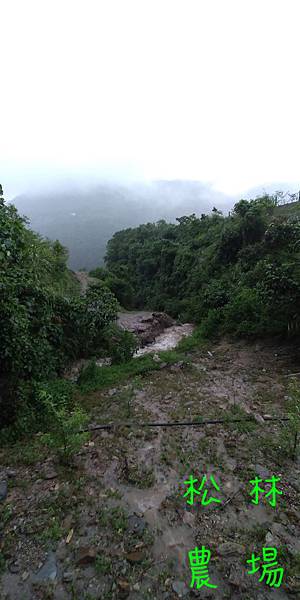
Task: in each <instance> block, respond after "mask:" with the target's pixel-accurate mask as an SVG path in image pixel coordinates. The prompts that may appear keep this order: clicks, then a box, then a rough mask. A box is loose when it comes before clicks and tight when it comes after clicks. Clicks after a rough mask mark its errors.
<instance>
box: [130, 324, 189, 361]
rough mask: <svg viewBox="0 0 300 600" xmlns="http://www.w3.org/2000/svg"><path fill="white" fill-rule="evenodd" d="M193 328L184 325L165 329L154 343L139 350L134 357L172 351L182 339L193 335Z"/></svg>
mask: <svg viewBox="0 0 300 600" xmlns="http://www.w3.org/2000/svg"><path fill="white" fill-rule="evenodd" d="M193 330H194V326H193V325H192V324H191V323H185V324H184V325H173V326H172V327H168V329H165V331H164V332H163V333H161V334H160V335H159V336H157V338H156V340H155V342H153V343H152V344H149V345H148V346H145V347H144V348H140V349H139V350H138V351H137V353H136V356H142V355H143V354H150V353H151V352H160V351H162V350H172V349H173V348H175V347H176V346H177V344H178V343H179V342H180V340H182V339H183V338H184V337H187V336H189V335H191V334H192V333H193Z"/></svg>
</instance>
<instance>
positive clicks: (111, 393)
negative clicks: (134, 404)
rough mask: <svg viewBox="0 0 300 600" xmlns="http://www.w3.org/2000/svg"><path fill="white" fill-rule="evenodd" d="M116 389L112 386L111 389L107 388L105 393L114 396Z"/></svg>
mask: <svg viewBox="0 0 300 600" xmlns="http://www.w3.org/2000/svg"><path fill="white" fill-rule="evenodd" d="M117 391H118V390H117V389H116V388H112V389H111V390H108V392H107V395H108V396H115V395H116V393H117Z"/></svg>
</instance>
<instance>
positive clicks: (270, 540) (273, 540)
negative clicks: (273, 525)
mask: <svg viewBox="0 0 300 600" xmlns="http://www.w3.org/2000/svg"><path fill="white" fill-rule="evenodd" d="M265 541H266V544H267V545H268V546H275V547H276V546H277V547H279V546H280V539H279V538H278V537H277V536H276V535H273V534H272V533H271V531H268V533H267V534H266V538H265Z"/></svg>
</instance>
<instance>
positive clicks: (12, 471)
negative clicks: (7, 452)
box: [6, 469, 17, 479]
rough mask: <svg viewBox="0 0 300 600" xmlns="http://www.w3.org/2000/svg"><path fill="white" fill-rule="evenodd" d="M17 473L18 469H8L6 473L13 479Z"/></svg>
mask: <svg viewBox="0 0 300 600" xmlns="http://www.w3.org/2000/svg"><path fill="white" fill-rule="evenodd" d="M16 474H17V471H15V470H14V469H7V471H6V475H7V477H8V478H9V479H13V478H14V477H15V476H16Z"/></svg>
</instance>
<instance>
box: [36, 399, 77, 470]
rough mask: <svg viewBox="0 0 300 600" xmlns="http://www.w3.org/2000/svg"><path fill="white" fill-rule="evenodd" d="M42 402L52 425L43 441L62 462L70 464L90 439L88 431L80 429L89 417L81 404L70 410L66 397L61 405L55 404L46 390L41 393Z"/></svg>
mask: <svg viewBox="0 0 300 600" xmlns="http://www.w3.org/2000/svg"><path fill="white" fill-rule="evenodd" d="M40 403H41V406H42V410H43V413H44V414H45V415H47V418H48V423H49V427H50V431H49V432H47V433H44V434H43V435H42V437H41V441H42V443H43V444H45V445H46V446H47V447H49V448H50V449H51V450H54V451H55V452H56V454H57V456H58V458H59V460H60V461H61V462H63V463H64V464H68V463H69V462H70V460H71V458H72V457H73V456H74V454H76V453H77V452H79V450H80V449H81V447H82V446H83V444H84V443H85V442H86V441H87V440H88V439H89V434H88V433H87V432H82V431H80V430H81V429H83V427H84V426H85V425H86V424H87V420H88V417H87V415H86V414H85V413H84V412H83V410H82V409H81V408H80V407H79V406H76V407H75V408H74V409H73V410H72V411H69V409H68V407H67V403H66V401H64V399H62V400H61V402H60V404H59V406H57V405H55V403H54V402H53V399H52V397H51V395H50V394H47V392H45V391H43V392H41V393H40Z"/></svg>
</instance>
